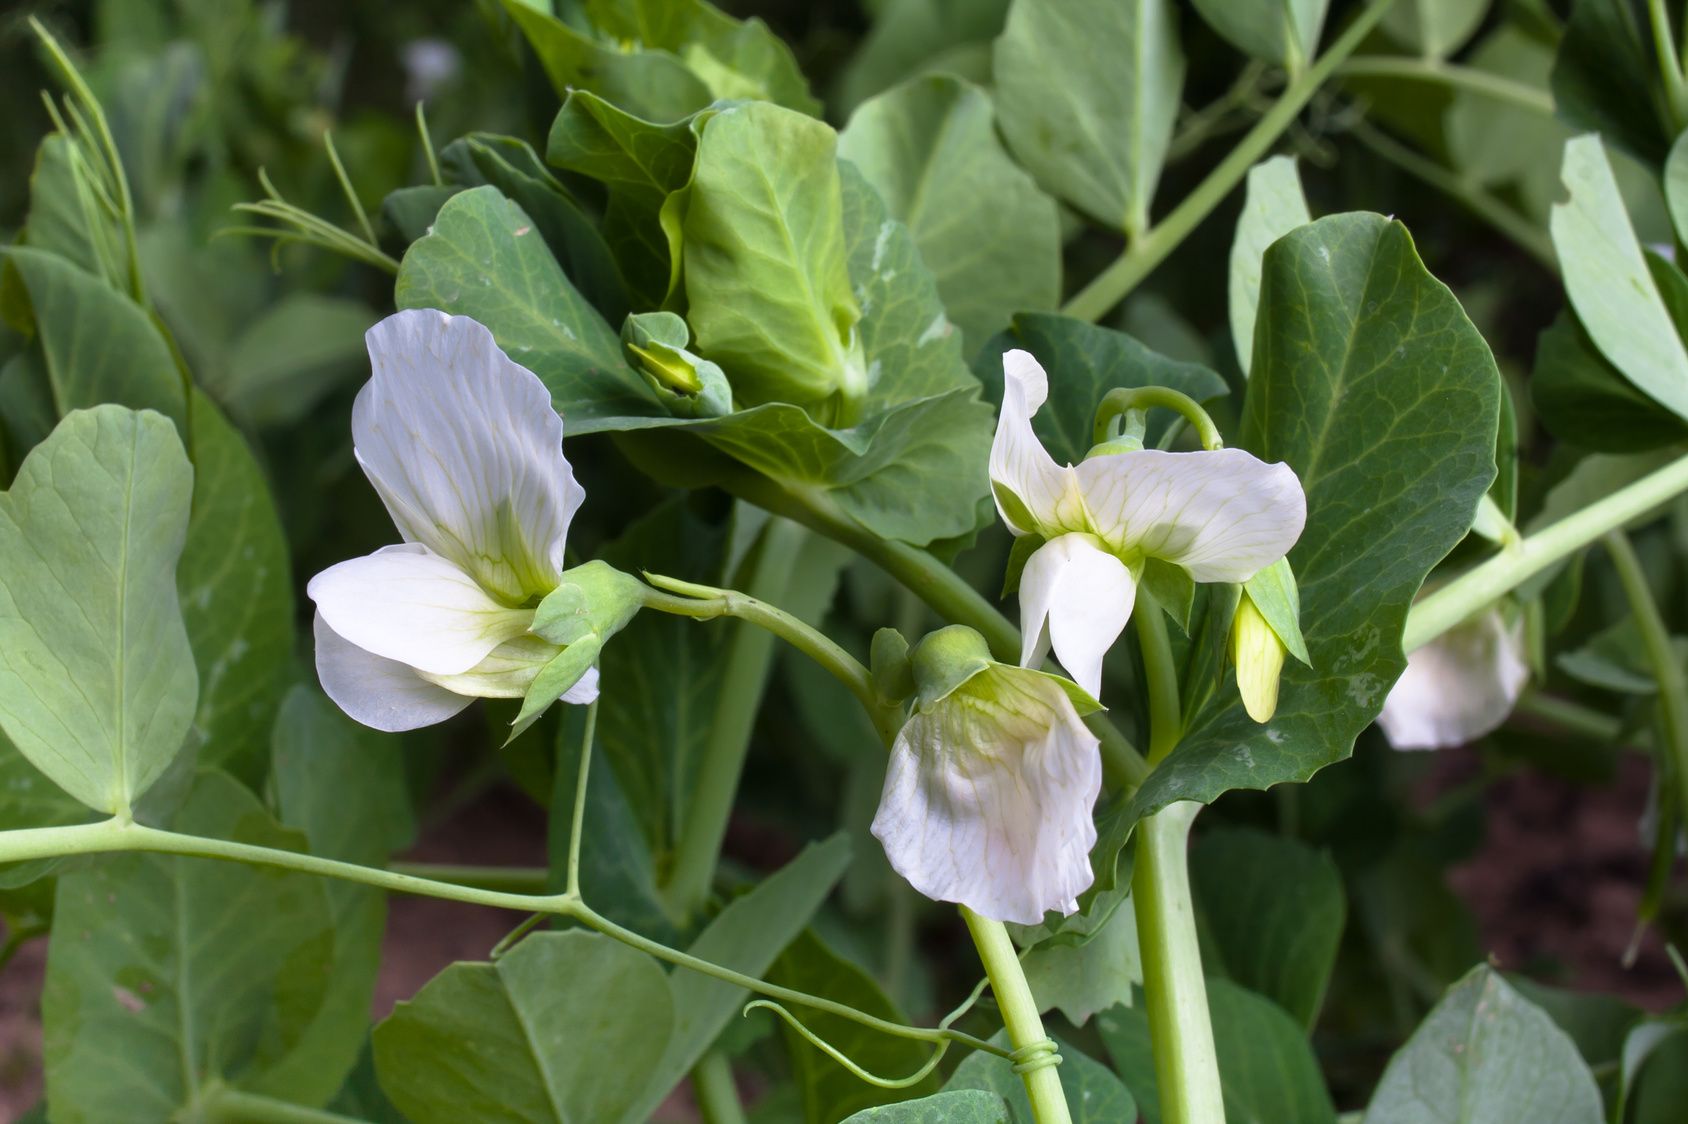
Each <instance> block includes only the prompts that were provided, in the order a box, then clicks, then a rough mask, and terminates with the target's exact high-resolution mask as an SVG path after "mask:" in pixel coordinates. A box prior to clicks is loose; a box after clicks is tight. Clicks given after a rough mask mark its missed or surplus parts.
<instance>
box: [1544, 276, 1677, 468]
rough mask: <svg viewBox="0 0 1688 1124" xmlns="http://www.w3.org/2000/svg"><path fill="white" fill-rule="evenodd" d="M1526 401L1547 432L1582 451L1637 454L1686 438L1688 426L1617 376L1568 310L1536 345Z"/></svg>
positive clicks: (1557, 318) (1555, 319)
mask: <svg viewBox="0 0 1688 1124" xmlns="http://www.w3.org/2000/svg"><path fill="white" fill-rule="evenodd" d="M1530 400H1531V402H1532V403H1534V405H1535V408H1536V415H1537V416H1538V417H1539V418H1540V419H1541V423H1542V424H1543V425H1544V426H1546V427H1547V429H1548V431H1549V432H1551V433H1552V434H1553V435H1554V436H1555V437H1557V438H1559V439H1560V440H1561V441H1565V442H1568V443H1570V444H1572V445H1579V446H1581V447H1583V448H1585V449H1597V450H1600V451H1602V452H1611V453H1637V452H1642V451H1644V450H1647V449H1654V448H1657V447H1659V446H1660V445H1668V444H1672V443H1674V442H1678V441H1681V440H1683V439H1684V438H1688V422H1685V421H1684V420H1683V419H1682V418H1680V417H1678V416H1677V415H1675V414H1673V413H1671V412H1670V411H1669V410H1667V409H1665V408H1664V407H1663V406H1661V405H1659V404H1658V403H1657V402H1655V401H1654V400H1653V399H1652V398H1649V397H1648V396H1647V395H1645V394H1643V393H1641V391H1639V390H1637V389H1636V388H1635V387H1634V385H1632V384H1631V383H1630V381H1629V380H1628V379H1626V378H1624V376H1623V375H1621V374H1619V373H1618V372H1617V370H1616V369H1615V368H1614V367H1613V366H1612V365H1611V364H1610V363H1608V362H1607V361H1606V357H1605V356H1604V355H1602V354H1600V349H1599V348H1597V347H1595V346H1594V341H1593V340H1591V339H1589V338H1588V332H1587V331H1585V330H1584V328H1583V326H1582V325H1581V324H1580V323H1578V322H1577V318H1576V317H1575V316H1573V315H1572V314H1571V313H1570V311H1569V310H1566V311H1563V312H1561V313H1560V314H1559V315H1558V316H1557V317H1555V318H1554V321H1553V324H1552V326H1551V327H1549V328H1548V329H1547V330H1546V331H1545V332H1543V333H1542V334H1541V336H1540V337H1539V338H1538V339H1537V341H1536V365H1535V369H1534V370H1533V371H1532V372H1531V374H1530Z"/></svg>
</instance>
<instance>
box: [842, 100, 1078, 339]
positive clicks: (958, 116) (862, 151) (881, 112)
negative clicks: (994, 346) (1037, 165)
mask: <svg viewBox="0 0 1688 1124" xmlns="http://www.w3.org/2000/svg"><path fill="white" fill-rule="evenodd" d="M838 155H839V156H840V157H842V158H844V159H846V160H849V161H850V162H851V163H853V164H855V165H856V167H857V168H858V169H860V170H861V173H862V175H863V176H864V177H865V178H866V179H867V181H868V183H870V184H872V185H873V187H874V189H875V190H877V191H878V192H879V195H880V197H881V198H882V199H884V201H885V205H886V209H887V210H888V211H889V212H890V213H891V215H892V216H893V217H895V218H896V219H898V220H899V221H900V222H902V223H903V224H905V225H906V226H907V227H908V228H909V231H910V233H911V234H913V235H914V242H915V245H916V246H917V247H918V248H919V250H920V257H921V260H922V261H924V262H925V263H926V267H927V268H928V269H930V270H931V271H932V275H933V277H934V278H935V279H936V280H937V282H938V292H939V294H940V295H941V296H942V297H943V301H944V308H945V309H946V310H947V312H948V314H949V317H950V319H951V320H953V321H954V322H955V324H956V326H957V327H959V328H960V329H961V331H962V334H963V336H964V337H965V340H966V343H967V348H968V353H969V354H971V353H972V352H973V351H975V350H977V348H978V346H979V344H980V343H981V342H982V341H983V340H985V339H987V338H988V337H989V336H990V335H991V333H993V332H996V331H1000V330H1001V329H1003V328H1005V327H1006V326H1007V325H1008V321H1009V318H1010V317H1011V316H1012V315H1013V314H1014V313H1016V312H1019V311H1022V310H1031V311H1042V310H1044V309H1052V308H1054V307H1055V304H1056V302H1057V301H1058V300H1059V299H1060V295H1061V230H1060V218H1059V215H1058V213H1057V210H1056V206H1055V201H1054V200H1052V199H1050V198H1049V197H1048V196H1047V195H1045V194H1044V193H1043V192H1042V191H1040V190H1039V189H1038V186H1037V184H1036V183H1035V182H1034V181H1033V180H1032V178H1031V177H1030V176H1028V175H1027V174H1026V173H1025V172H1024V171H1022V170H1021V169H1020V167H1019V165H1017V164H1015V163H1014V161H1013V160H1011V159H1010V158H1009V156H1008V153H1007V152H1006V151H1004V149H1003V147H1002V144H1001V142H1000V141H998V140H997V137H996V126H995V122H994V120H993V114H992V111H991V102H990V98H989V96H987V95H986V94H985V92H984V91H983V90H980V89H979V88H978V87H976V86H972V85H969V84H968V83H966V82H963V81H961V80H959V79H957V78H953V77H951V76H949V75H944V74H938V75H932V76H930V77H925V78H918V79H914V80H912V81H910V82H907V83H904V84H903V85H901V86H897V87H896V88H894V89H892V90H890V91H888V92H887V93H884V94H881V95H880V96H878V97H876V98H874V99H873V100H872V101H869V102H867V103H865V104H864V105H862V106H861V107H860V108H859V109H857V110H856V112H855V113H854V114H853V115H852V116H851V118H850V123H849V125H848V126H846V127H845V129H844V131H843V132H842V133H840V134H839V137H838ZM987 228H988V229H991V230H993V231H994V232H995V236H994V237H991V238H981V237H980V236H979V232H980V231H981V230H984V229H987Z"/></svg>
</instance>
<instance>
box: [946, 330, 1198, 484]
mask: <svg viewBox="0 0 1688 1124" xmlns="http://www.w3.org/2000/svg"><path fill="white" fill-rule="evenodd" d="M1016 347H1018V348H1024V349H1025V350H1026V351H1029V352H1031V353H1032V355H1034V356H1036V358H1037V361H1038V362H1039V363H1041V364H1042V365H1043V368H1044V370H1045V371H1047V372H1048V373H1049V401H1048V402H1046V403H1044V406H1043V408H1042V409H1041V410H1039V411H1038V412H1037V416H1035V417H1034V418H1032V429H1033V430H1035V431H1036V433H1037V435H1038V438H1039V439H1040V440H1041V441H1042V442H1043V445H1044V447H1045V448H1046V449H1048V450H1049V455H1050V456H1052V457H1054V458H1055V459H1056V460H1057V461H1059V462H1062V463H1065V464H1077V463H1078V462H1079V461H1081V460H1083V459H1084V454H1086V453H1088V452H1089V451H1090V449H1091V447H1092V446H1093V445H1094V444H1095V441H1094V434H1095V424H1094V423H1095V420H1096V407H1097V405H1099V404H1100V403H1101V401H1102V398H1103V396H1104V395H1106V394H1107V393H1108V391H1110V390H1113V389H1114V388H1115V387H1121V386H1123V387H1137V386H1165V387H1170V388H1171V389H1173V390H1177V391H1182V392H1183V393H1185V394H1187V395H1189V396H1190V397H1191V398H1194V399H1195V400H1196V401H1197V402H1211V401H1212V400H1213V399H1215V398H1218V397H1220V396H1221V395H1223V394H1224V393H1225V380H1224V379H1222V378H1220V377H1219V376H1218V375H1216V374H1214V373H1213V372H1212V371H1210V370H1208V369H1207V368H1206V367H1203V366H1202V365H1201V364H1199V363H1181V362H1179V361H1177V360H1174V359H1168V358H1167V357H1166V356H1164V355H1161V354H1159V353H1158V352H1154V351H1151V350H1149V349H1148V348H1147V347H1144V346H1143V345H1142V344H1141V343H1138V342H1137V341H1136V340H1135V339H1133V338H1132V337H1130V336H1128V335H1126V334H1125V333H1124V332H1116V331H1114V330H1113V329H1112V328H1103V327H1100V326H1098V325H1095V324H1089V323H1086V322H1085V321H1083V320H1075V319H1073V318H1072V317H1070V316H1059V315H1055V314H1053V313H1025V314H1022V315H1019V316H1016V317H1015V318H1014V326H1013V327H1012V328H1010V329H1009V330H1008V331H1006V332H1003V333H1002V334H1001V335H998V336H997V337H996V338H995V339H993V340H991V341H990V343H989V344H988V345H987V346H986V347H985V349H984V350H983V351H981V352H980V353H979V358H978V361H977V363H976V364H975V369H976V370H977V371H978V374H979V381H980V382H982V383H984V384H985V387H986V394H987V395H988V396H989V397H990V399H991V400H992V401H993V402H1000V401H1002V353H1003V352H1005V351H1007V350H1009V349H1010V348H1016ZM1168 417H1169V415H1168V414H1166V413H1165V412H1164V411H1156V413H1155V414H1154V415H1153V416H1151V418H1150V419H1149V421H1150V428H1149V440H1150V442H1151V443H1152V442H1154V441H1155V440H1158V438H1159V435H1160V434H1162V433H1164V432H1165V427H1166V425H1167V420H1168Z"/></svg>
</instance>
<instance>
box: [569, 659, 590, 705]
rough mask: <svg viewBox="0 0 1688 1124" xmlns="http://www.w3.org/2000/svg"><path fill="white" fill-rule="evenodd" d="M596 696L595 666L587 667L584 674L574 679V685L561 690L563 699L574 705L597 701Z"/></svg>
mask: <svg viewBox="0 0 1688 1124" xmlns="http://www.w3.org/2000/svg"><path fill="white" fill-rule="evenodd" d="M597 698H598V669H597V668H595V667H589V668H587V669H586V674H585V675H582V676H581V677H580V678H579V679H576V680H575V681H574V686H572V687H570V688H569V689H568V690H566V691H564V692H563V701H564V702H566V703H574V704H575V705H576V706H585V705H586V704H587V703H589V702H595V701H597Z"/></svg>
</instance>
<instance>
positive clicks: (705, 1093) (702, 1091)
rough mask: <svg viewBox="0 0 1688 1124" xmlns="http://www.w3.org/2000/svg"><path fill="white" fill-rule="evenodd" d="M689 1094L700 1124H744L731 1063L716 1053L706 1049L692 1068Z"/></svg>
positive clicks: (742, 1110)
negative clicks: (693, 1098)
mask: <svg viewBox="0 0 1688 1124" xmlns="http://www.w3.org/2000/svg"><path fill="white" fill-rule="evenodd" d="M692 1092H693V1093H695V1094H696V1095H697V1107H698V1112H699V1113H700V1114H701V1115H702V1116H703V1121H704V1124H745V1120H744V1106H743V1105H741V1104H739V1096H738V1085H737V1084H736V1083H734V1081H733V1067H732V1063H731V1062H729V1061H728V1060H727V1055H725V1054H723V1053H722V1052H721V1051H719V1050H710V1051H709V1052H708V1053H706V1054H704V1055H703V1057H701V1058H699V1059H698V1063H697V1065H696V1066H694V1067H692Z"/></svg>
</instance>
